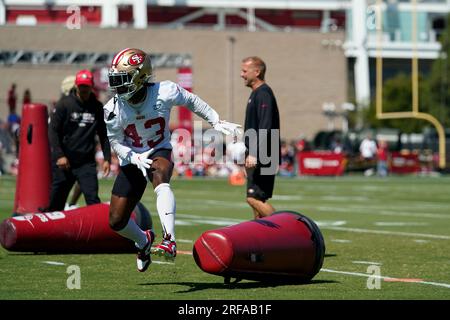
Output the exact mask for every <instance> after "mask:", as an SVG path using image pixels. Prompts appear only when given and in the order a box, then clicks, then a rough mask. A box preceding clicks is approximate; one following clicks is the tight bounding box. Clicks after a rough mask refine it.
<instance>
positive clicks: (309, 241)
mask: <svg viewBox="0 0 450 320" xmlns="http://www.w3.org/2000/svg"><path fill="white" fill-rule="evenodd" d="M193 254H194V259H195V262H196V263H197V265H198V266H199V267H200V269H202V270H203V271H205V272H207V273H211V274H214V275H219V276H223V277H224V278H225V282H229V280H230V278H237V279H250V280H258V281H268V282H272V281H296V282H307V281H309V280H311V279H312V278H313V277H314V276H315V275H316V274H317V273H318V272H319V270H320V268H321V267H322V263H323V258H324V255H325V243H324V240H323V237H322V234H321V232H320V229H319V228H318V227H317V225H316V224H315V223H314V222H313V221H312V220H311V219H309V218H308V217H306V216H304V215H301V214H299V213H296V212H293V211H278V212H275V213H274V214H272V215H271V216H269V217H265V218H262V219H258V220H252V221H246V222H242V223H239V224H237V225H233V226H229V227H225V228H220V229H216V230H210V231H206V232H204V233H203V234H202V235H201V236H200V238H198V239H197V241H196V242H195V244H194V252H193Z"/></svg>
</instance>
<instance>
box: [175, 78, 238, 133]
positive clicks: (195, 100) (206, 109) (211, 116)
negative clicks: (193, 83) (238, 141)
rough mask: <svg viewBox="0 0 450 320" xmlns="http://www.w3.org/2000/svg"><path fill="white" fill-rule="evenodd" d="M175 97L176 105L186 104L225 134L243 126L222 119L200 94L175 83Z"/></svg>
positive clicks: (236, 131)
mask: <svg viewBox="0 0 450 320" xmlns="http://www.w3.org/2000/svg"><path fill="white" fill-rule="evenodd" d="M173 99H174V102H175V104H176V105H185V106H186V107H188V108H189V110H191V111H192V112H194V113H195V114H196V115H198V116H199V117H200V118H202V119H203V120H205V121H207V122H208V123H209V124H210V125H211V126H212V127H213V128H214V129H216V130H217V131H220V132H222V133H224V134H227V135H228V134H234V135H236V134H237V133H239V129H238V128H240V127H241V126H240V125H238V124H235V123H231V122H227V121H224V120H220V117H219V114H218V113H217V111H216V110H214V109H213V108H212V107H211V106H210V105H209V104H207V103H206V102H205V101H203V100H202V99H201V98H200V97H199V96H197V95H195V94H193V93H191V92H189V91H187V90H186V89H183V88H181V87H180V86H179V85H175V88H174V92H173Z"/></svg>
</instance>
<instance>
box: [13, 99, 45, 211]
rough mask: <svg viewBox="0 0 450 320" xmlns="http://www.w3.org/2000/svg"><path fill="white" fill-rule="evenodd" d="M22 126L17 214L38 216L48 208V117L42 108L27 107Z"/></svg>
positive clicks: (24, 107)
mask: <svg viewBox="0 0 450 320" xmlns="http://www.w3.org/2000/svg"><path fill="white" fill-rule="evenodd" d="M22 116H23V117H22V123H21V125H20V136H19V137H20V147H19V173H18V176H17V184H16V198H15V201H14V212H15V213H19V214H24V213H27V212H37V211H39V208H45V207H47V206H48V201H49V199H50V184H51V179H52V176H51V171H50V170H51V169H50V163H51V162H50V147H49V142H48V113H47V107H46V106H45V105H42V104H26V105H24V106H23V109H22Z"/></svg>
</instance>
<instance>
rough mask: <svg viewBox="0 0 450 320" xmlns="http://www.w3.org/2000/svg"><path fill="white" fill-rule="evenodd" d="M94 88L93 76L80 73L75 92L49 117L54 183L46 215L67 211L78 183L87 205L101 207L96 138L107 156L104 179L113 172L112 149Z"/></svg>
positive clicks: (60, 102)
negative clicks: (67, 201) (71, 193)
mask: <svg viewBox="0 0 450 320" xmlns="http://www.w3.org/2000/svg"><path fill="white" fill-rule="evenodd" d="M93 86H94V81H93V77H92V73H91V72H90V71H88V70H81V71H79V72H78V73H77V74H76V77H75V90H72V91H71V92H70V93H69V95H67V96H63V97H62V98H61V99H60V100H59V101H58V102H57V104H56V107H55V109H54V111H53V113H52V114H51V116H50V123H49V129H48V132H49V141H50V149H51V157H52V178H53V181H52V188H51V194H50V204H49V207H48V208H46V209H45V210H46V211H61V210H63V209H64V207H65V203H66V200H67V197H68V195H69V192H70V189H71V188H72V186H73V185H74V183H75V181H78V183H79V184H80V188H81V192H82V193H83V195H84V198H85V201H86V204H87V205H91V204H95V203H100V198H99V197H98V178H97V164H96V161H95V146H96V140H95V136H96V135H98V137H99V140H100V144H101V146H102V150H103V154H104V155H105V162H104V164H103V168H102V169H103V174H104V176H107V175H108V174H109V170H110V167H109V163H110V161H111V147H110V144H109V141H108V137H107V134H106V126H105V122H104V119H103V108H102V107H103V105H102V103H101V102H100V101H98V100H97V99H96V97H95V96H94V94H93V93H92V87H93Z"/></svg>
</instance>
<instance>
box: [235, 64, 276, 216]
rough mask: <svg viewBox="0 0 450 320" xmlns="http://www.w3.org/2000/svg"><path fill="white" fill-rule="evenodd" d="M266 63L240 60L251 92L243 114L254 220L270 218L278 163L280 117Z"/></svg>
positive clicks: (249, 189) (248, 200) (249, 192)
mask: <svg viewBox="0 0 450 320" xmlns="http://www.w3.org/2000/svg"><path fill="white" fill-rule="evenodd" d="M265 72H266V64H265V63H264V61H263V60H261V58H258V57H248V58H245V59H243V60H242V65H241V78H242V79H244V83H245V85H246V86H247V87H249V88H251V89H252V93H251V94H250V98H249V99H248V103H247V109H246V113H245V146H246V149H247V151H246V158H245V169H246V173H247V203H248V204H249V205H250V207H252V209H253V214H254V218H255V219H258V218H263V217H266V216H269V215H271V214H272V213H273V212H274V211H275V209H274V207H273V206H272V205H271V204H270V203H268V202H267V201H268V199H270V198H271V197H272V192H273V188H274V184H275V175H276V173H277V170H278V166H279V164H280V116H279V112H278V106H277V101H276V99H275V96H274V94H273V92H272V89H271V88H270V87H269V86H268V85H267V84H266V82H265V80H264V76H265Z"/></svg>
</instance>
